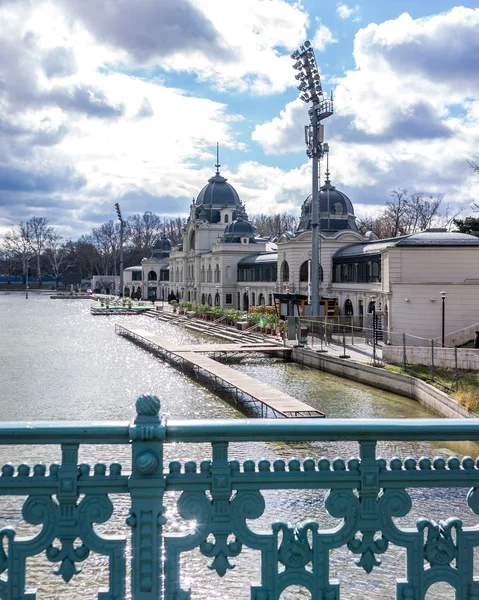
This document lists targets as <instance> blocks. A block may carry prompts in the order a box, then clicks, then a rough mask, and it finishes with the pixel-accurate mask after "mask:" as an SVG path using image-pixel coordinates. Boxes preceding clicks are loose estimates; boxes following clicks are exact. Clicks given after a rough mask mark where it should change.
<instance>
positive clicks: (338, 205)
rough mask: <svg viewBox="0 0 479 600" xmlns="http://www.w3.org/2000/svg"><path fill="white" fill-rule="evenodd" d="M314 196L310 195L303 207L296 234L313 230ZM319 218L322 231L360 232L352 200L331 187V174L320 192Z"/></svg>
mask: <svg viewBox="0 0 479 600" xmlns="http://www.w3.org/2000/svg"><path fill="white" fill-rule="evenodd" d="M311 213H312V195H311V194H310V195H309V196H308V197H307V198H306V200H305V201H304V202H303V206H302V207H301V218H300V222H299V226H298V229H297V230H296V233H297V234H298V233H302V232H303V231H307V230H310V229H311ZM319 217H320V224H321V231H339V230H342V229H350V230H353V231H358V228H357V225H356V217H355V216H354V208H353V203H352V202H351V200H350V199H349V198H348V197H347V196H346V194H344V193H343V192H340V191H339V190H337V189H336V188H335V187H334V185H331V182H330V180H329V173H328V174H327V177H326V181H325V183H324V185H322V186H321V188H320V190H319Z"/></svg>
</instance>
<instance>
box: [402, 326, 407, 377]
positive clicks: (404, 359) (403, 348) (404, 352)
mask: <svg viewBox="0 0 479 600" xmlns="http://www.w3.org/2000/svg"><path fill="white" fill-rule="evenodd" d="M402 353H403V357H402V358H403V369H404V371H405V372H406V371H407V356H406V334H405V333H403V334H402Z"/></svg>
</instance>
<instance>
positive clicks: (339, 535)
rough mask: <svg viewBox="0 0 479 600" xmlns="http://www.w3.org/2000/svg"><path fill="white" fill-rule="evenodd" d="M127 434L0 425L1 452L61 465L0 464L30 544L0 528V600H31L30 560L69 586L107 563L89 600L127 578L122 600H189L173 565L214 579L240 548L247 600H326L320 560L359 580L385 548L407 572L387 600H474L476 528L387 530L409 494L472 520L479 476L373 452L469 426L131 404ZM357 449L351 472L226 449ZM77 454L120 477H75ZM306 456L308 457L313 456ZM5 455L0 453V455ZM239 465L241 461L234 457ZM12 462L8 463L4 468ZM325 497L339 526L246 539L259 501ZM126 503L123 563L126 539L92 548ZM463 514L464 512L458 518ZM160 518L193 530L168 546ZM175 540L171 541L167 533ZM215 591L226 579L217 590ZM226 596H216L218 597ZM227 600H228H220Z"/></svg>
mask: <svg viewBox="0 0 479 600" xmlns="http://www.w3.org/2000/svg"><path fill="white" fill-rule="evenodd" d="M136 408H137V415H136V418H135V420H134V421H133V422H132V423H126V422H95V423H83V422H78V423H73V422H72V423H70V422H66V423H62V422H57V423H42V422H30V423H3V424H0V444H1V445H8V446H16V445H25V444H38V445H44V444H48V445H60V446H61V451H62V460H61V464H52V465H50V467H49V468H48V469H47V468H46V467H45V466H44V465H42V464H37V465H35V466H34V467H33V468H30V467H29V466H28V465H26V464H21V465H16V466H14V465H12V464H5V465H3V466H2V468H1V476H0V496H21V497H25V498H26V499H25V502H24V504H23V509H22V516H23V519H24V520H25V521H26V522H27V523H29V524H33V525H36V526H41V530H40V531H39V532H38V533H36V534H35V535H33V536H31V537H29V538H27V537H20V536H18V535H17V534H16V532H15V530H14V529H12V528H10V527H7V528H4V529H2V530H0V574H1V577H0V598H2V600H3V599H6V600H20V599H21V600H33V599H34V598H35V594H34V591H32V590H28V591H27V590H26V589H25V586H26V565H27V559H28V558H29V557H31V556H35V555H38V554H40V553H43V552H45V553H46V557H47V559H48V560H49V561H50V562H51V563H53V564H54V565H56V573H57V574H58V575H60V576H61V577H62V578H63V579H64V581H66V582H68V581H70V580H71V579H72V578H73V577H74V576H75V575H76V574H77V573H78V572H79V569H78V566H79V565H80V564H81V563H83V562H84V561H87V560H88V556H89V554H90V552H96V553H99V554H102V555H105V556H106V557H107V558H108V562H109V585H108V589H106V590H102V591H99V592H98V598H99V599H100V600H120V599H123V598H124V597H125V595H126V590H125V577H126V572H127V569H129V570H130V571H131V587H132V589H131V597H132V599H133V600H152V599H157V598H161V599H167V600H187V599H189V598H190V597H191V596H190V592H189V590H187V589H182V587H181V583H180V558H181V556H182V554H183V553H186V552H188V551H190V550H191V549H194V548H198V549H199V551H200V552H201V554H202V555H203V556H205V557H207V558H209V559H210V561H211V562H210V565H209V567H210V569H212V570H213V571H214V572H216V574H217V575H218V576H219V577H223V576H224V575H225V574H226V573H228V571H229V570H230V569H231V568H233V567H234V566H235V562H236V560H237V557H238V556H239V555H240V554H241V552H242V551H243V550H244V549H246V548H251V549H253V550H256V551H258V552H259V554H260V557H261V569H260V573H261V574H260V578H259V581H257V582H255V583H253V584H252V585H251V591H250V594H251V595H250V597H251V598H252V599H253V600H278V599H279V598H280V596H281V594H282V593H283V591H284V590H285V589H287V588H289V587H290V586H293V585H297V586H302V587H304V588H306V589H307V590H309V593H310V595H311V598H312V600H339V599H340V587H339V583H338V581H336V580H334V579H331V578H330V555H331V551H332V550H333V549H336V548H340V547H343V546H345V547H346V548H347V550H348V551H349V553H350V554H351V555H352V556H353V557H354V558H355V559H356V565H357V567H356V568H357V569H359V570H360V571H363V572H366V573H370V572H371V571H372V570H373V569H375V568H376V567H377V566H378V565H379V564H380V562H381V559H380V557H381V555H383V554H384V553H386V552H387V551H388V550H390V549H391V548H392V547H393V546H397V547H400V548H403V549H404V551H405V554H406V565H405V568H404V576H403V578H401V579H399V580H398V581H397V586H396V598H397V599H404V600H405V599H414V600H422V599H423V598H425V595H426V593H427V590H428V588H429V587H430V586H431V585H433V584H435V583H437V582H442V581H444V582H446V583H447V584H449V585H450V586H452V587H453V588H454V589H455V590H456V598H460V599H464V600H466V599H468V600H473V599H478V598H479V581H478V580H476V579H475V578H474V550H475V547H477V546H479V529H478V527H477V526H472V527H466V526H464V524H463V521H462V520H461V519H460V518H459V517H461V516H462V515H451V517H454V518H450V519H448V520H446V521H444V522H440V523H435V522H434V521H432V520H430V519H428V518H427V514H428V506H427V505H424V506H421V509H423V510H424V518H422V519H420V520H418V521H417V523H416V525H415V527H409V528H404V527H401V526H400V525H399V524H398V522H397V520H396V519H397V518H398V517H404V516H406V515H407V514H408V513H409V511H410V509H411V496H410V493H409V490H410V489H411V488H412V489H414V488H465V489H467V490H468V494H467V505H468V507H469V509H470V511H472V513H474V514H476V515H477V514H479V491H478V487H479V485H478V484H479V463H478V462H476V461H475V460H473V459H472V458H470V457H465V458H463V459H462V460H459V459H458V458H456V457H450V458H449V459H448V460H445V459H443V458H440V457H437V458H434V459H431V458H428V457H422V458H420V459H415V458H411V457H409V458H405V459H399V458H392V459H390V460H389V461H386V460H384V459H382V458H378V457H377V456H376V445H377V442H378V441H383V440H392V441H414V442H416V443H417V442H418V440H424V441H427V440H447V441H448V442H450V441H454V440H459V441H460V440H474V441H477V440H478V438H479V422H478V421H477V420H472V419H471V420H451V419H400V420H391V419H387V420H386V419H374V420H365V419H359V420H353V419H327V420H317V419H301V420H294V419H290V420H284V421H283V420H261V419H257V420H246V419H238V420H219V419H218V420H189V421H168V422H166V421H164V420H162V419H161V417H160V415H159V410H160V403H159V400H158V399H157V398H155V397H151V396H142V397H140V398H139V399H138V400H137V403H136ZM351 440H353V441H356V442H358V445H359V455H358V457H357V458H350V459H348V460H344V459H342V458H334V459H333V458H332V457H328V458H325V457H315V458H308V459H305V460H303V461H299V460H296V459H292V460H289V461H284V460H281V459H278V460H275V461H273V462H271V461H268V460H257V459H256V460H254V459H253V458H251V459H247V460H242V461H238V460H236V459H234V458H232V457H230V455H229V452H230V449H229V444H230V443H232V442H234V444H235V448H237V447H238V444H243V443H249V442H252V441H254V442H258V441H263V442H318V441H319V442H330V441H339V442H341V441H343V442H346V441H351ZM178 442H181V446H182V448H183V450H182V452H184V444H198V443H207V444H209V445H211V453H208V456H204V459H203V460H202V461H201V462H200V463H199V464H197V463H195V462H193V461H180V460H173V461H170V462H169V464H168V465H165V464H164V457H163V452H164V450H165V447H168V454H169V455H173V456H174V452H175V447H176V446H175V443H178ZM82 444H89V445H92V444H93V445H96V444H102V445H104V444H117V445H128V446H130V447H131V452H132V467H131V472H129V473H124V472H123V471H122V466H121V465H120V464H119V463H113V464H111V465H110V466H109V468H107V467H106V465H104V464H102V463H98V464H95V465H94V466H93V468H90V467H89V466H88V465H86V464H79V461H78V451H79V447H80V445H82ZM314 448H315V446H314V444H313V445H312V446H311V449H312V450H313V451H314ZM5 450H6V449H5ZM243 456H244V454H243ZM12 458H13V456H12ZM294 489H299V490H313V491H314V490H318V493H319V491H320V490H326V491H327V494H326V496H325V500H324V507H325V509H326V510H327V512H328V513H329V515H330V516H332V517H334V518H336V519H339V520H340V523H339V525H338V526H337V527H335V528H332V529H324V528H322V527H321V525H320V524H319V523H318V522H317V521H315V520H310V521H307V522H303V523H299V524H296V525H295V526H292V525H290V524H289V523H286V522H274V523H272V524H271V525H270V526H269V527H268V528H267V530H266V531H262V532H258V530H257V529H256V528H254V527H253V526H252V525H251V524H250V522H252V523H254V521H255V520H256V519H259V518H260V517H261V516H262V515H263V512H264V510H265V497H264V494H263V493H264V492H266V491H269V492H270V491H274V490H294ZM171 491H174V492H179V493H180V495H179V497H178V499H177V504H176V511H177V514H178V515H179V516H176V517H170V516H169V514H167V513H166V510H165V507H164V496H165V493H167V492H171ZM113 494H127V495H128V496H129V497H130V515H129V517H128V519H127V524H128V525H129V527H130V528H131V563H130V564H129V565H127V561H126V556H125V547H126V539H125V537H122V536H108V537H107V536H103V535H102V534H101V533H99V532H98V531H97V530H96V529H95V526H94V525H95V523H104V522H107V521H108V520H109V519H110V517H111V515H112V510H113V504H112V501H111V499H110V495H113ZM466 510H467V507H466V506H464V511H466ZM171 518H177V519H179V518H181V519H186V520H193V521H194V522H195V525H194V527H193V528H192V529H191V530H189V531H183V530H182V529H181V528H177V533H175V534H173V533H167V532H166V529H165V525H166V524H167V520H168V519H171ZM178 532H179V533H178ZM226 579H227V578H226ZM223 585H226V584H223ZM232 597H233V596H232Z"/></svg>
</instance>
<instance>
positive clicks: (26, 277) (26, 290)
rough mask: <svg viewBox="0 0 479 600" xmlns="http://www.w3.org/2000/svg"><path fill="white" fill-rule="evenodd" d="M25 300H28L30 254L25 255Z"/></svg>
mask: <svg viewBox="0 0 479 600" xmlns="http://www.w3.org/2000/svg"><path fill="white" fill-rule="evenodd" d="M25 300H28V255H26V256H25Z"/></svg>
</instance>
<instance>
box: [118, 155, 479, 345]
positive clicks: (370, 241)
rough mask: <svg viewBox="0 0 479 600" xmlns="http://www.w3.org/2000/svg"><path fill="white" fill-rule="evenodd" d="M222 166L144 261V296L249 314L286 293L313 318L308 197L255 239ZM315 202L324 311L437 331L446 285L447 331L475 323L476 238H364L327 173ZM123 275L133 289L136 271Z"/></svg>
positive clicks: (422, 332) (420, 332)
mask: <svg viewBox="0 0 479 600" xmlns="http://www.w3.org/2000/svg"><path fill="white" fill-rule="evenodd" d="M219 167H220V165H219V164H217V165H216V174H215V175H213V177H211V178H210V179H209V181H208V184H207V185H206V186H205V187H204V188H203V189H202V190H201V191H200V193H199V194H198V197H197V198H196V200H195V201H194V202H193V204H192V205H191V207H190V215H189V218H188V221H187V224H186V227H185V229H184V232H183V240H182V243H181V244H180V245H179V246H177V247H175V248H171V244H170V242H169V240H167V239H166V238H162V239H160V240H159V241H158V242H157V243H156V244H155V247H154V249H153V252H152V256H151V257H150V258H148V259H145V260H143V262H142V265H141V271H142V273H141V290H142V297H143V298H151V299H154V298H156V299H162V300H167V299H168V298H171V297H173V296H174V297H175V298H178V299H179V300H187V301H192V302H200V303H203V304H210V305H211V306H215V305H218V306H222V307H225V308H238V309H240V310H247V309H248V308H249V307H250V306H256V305H260V304H267V305H272V304H273V302H274V299H273V298H274V294H282V295H286V297H287V295H288V294H289V295H294V296H295V297H296V299H298V300H299V301H300V307H301V308H300V310H301V312H302V314H305V315H307V314H308V309H309V306H308V288H309V281H310V264H309V263H310V258H311V196H308V197H307V198H306V200H305V201H304V202H303V204H302V207H301V215H300V220H299V225H298V227H297V229H296V231H294V232H284V233H282V234H281V235H280V236H279V237H278V239H276V240H275V243H272V242H270V241H269V240H266V239H263V238H261V237H259V236H258V234H257V232H256V230H255V229H254V227H253V226H252V225H251V223H250V222H249V220H248V215H247V213H246V209H245V206H244V204H243V202H242V201H241V199H240V197H239V195H238V193H237V191H236V190H235V189H234V187H233V186H231V185H230V184H229V183H228V182H227V180H226V178H224V177H223V176H222V175H221V174H220V170H219ZM319 203H320V265H321V277H320V297H321V314H322V315H325V316H329V317H332V316H337V315H339V316H344V317H348V318H349V320H350V321H351V322H353V323H354V324H355V325H358V326H366V325H367V319H368V317H367V315H371V314H372V307H373V304H375V312H376V315H377V324H378V327H381V328H382V329H383V330H384V332H385V333H387V332H390V331H395V332H400V333H402V332H407V333H410V334H413V335H417V336H421V337H426V338H431V337H437V336H438V335H439V328H440V324H441V323H440V319H441V315H440V310H441V307H440V304H441V302H440V296H439V292H440V291H446V292H447V293H448V296H447V303H448V307H450V308H449V310H448V313H447V319H446V332H452V331H455V330H458V329H461V328H463V327H466V326H469V325H472V324H474V323H478V322H479V305H478V301H477V297H478V292H479V238H476V237H473V236H470V235H465V234H461V233H451V232H447V231H446V230H443V229H430V230H426V231H424V232H421V233H415V234H410V235H405V236H401V237H397V238H392V239H386V240H377V239H376V238H375V236H374V234H367V235H366V236H363V235H362V234H361V233H360V232H359V231H358V228H357V225H356V217H355V215H354V207H353V204H352V202H351V200H350V199H349V198H348V196H346V194H344V193H343V192H341V191H339V190H338V189H337V188H336V187H335V186H333V185H332V183H331V181H330V174H329V171H328V172H327V174H326V180H325V183H324V185H323V186H322V187H321V188H320V193H319ZM135 269H139V267H135ZM127 271H128V270H127ZM127 271H126V272H125V286H128V287H129V291H130V290H133V289H135V285H134V282H133V274H135V275H136V277H138V276H139V275H138V273H139V271H138V270H136V271H135V270H133V271H132V272H131V275H127ZM127 276H128V277H129V279H126V277H127ZM127 282H128V283H127ZM136 287H139V283H137V285H136ZM370 320H371V316H369V321H370Z"/></svg>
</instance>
